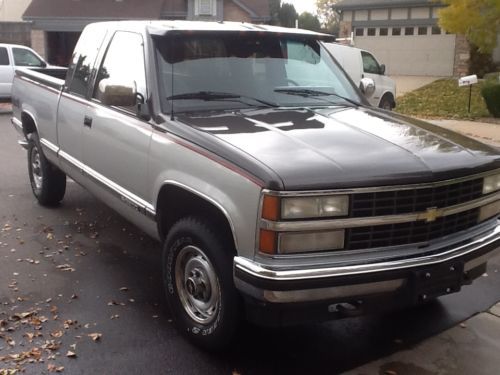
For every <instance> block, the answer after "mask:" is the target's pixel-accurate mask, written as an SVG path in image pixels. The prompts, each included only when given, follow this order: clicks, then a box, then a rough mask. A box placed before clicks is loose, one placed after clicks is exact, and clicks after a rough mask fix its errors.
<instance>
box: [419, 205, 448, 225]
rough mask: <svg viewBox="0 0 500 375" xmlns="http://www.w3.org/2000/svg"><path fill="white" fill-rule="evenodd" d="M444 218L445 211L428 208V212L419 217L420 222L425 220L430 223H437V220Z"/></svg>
mask: <svg viewBox="0 0 500 375" xmlns="http://www.w3.org/2000/svg"><path fill="white" fill-rule="evenodd" d="M441 216H443V210H440V209H438V208H437V207H431V208H428V209H427V211H426V212H424V213H423V214H421V215H420V216H419V219H420V220H425V221H427V222H428V223H432V222H433V221H436V219H437V218H439V217H441Z"/></svg>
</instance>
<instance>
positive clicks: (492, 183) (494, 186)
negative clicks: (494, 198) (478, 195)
mask: <svg viewBox="0 0 500 375" xmlns="http://www.w3.org/2000/svg"><path fill="white" fill-rule="evenodd" d="M497 190H500V174H496V175H493V176H488V177H485V178H484V183H483V194H489V193H493V192H494V191H497Z"/></svg>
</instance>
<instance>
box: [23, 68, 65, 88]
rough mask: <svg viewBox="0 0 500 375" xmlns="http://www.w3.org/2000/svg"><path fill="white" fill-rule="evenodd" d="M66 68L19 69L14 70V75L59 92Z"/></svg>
mask: <svg viewBox="0 0 500 375" xmlns="http://www.w3.org/2000/svg"><path fill="white" fill-rule="evenodd" d="M67 71H68V69H67V68H54V69H29V68H21V69H17V70H16V75H17V76H19V77H23V78H26V79H29V80H31V81H34V82H35V83H39V84H41V85H45V86H48V87H50V88H53V89H56V90H60V89H61V88H62V86H63V85H64V80H65V79H66V73H67Z"/></svg>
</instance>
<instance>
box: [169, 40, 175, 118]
mask: <svg viewBox="0 0 500 375" xmlns="http://www.w3.org/2000/svg"><path fill="white" fill-rule="evenodd" d="M170 43H171V44H170V47H171V48H170V53H172V55H173V54H174V37H173V36H172V40H171V41H170ZM172 57H174V56H172ZM174 65H175V58H173V59H172V77H171V78H172V82H171V83H170V86H172V96H171V97H170V120H172V121H174V119H175V118H174V92H175V91H174Z"/></svg>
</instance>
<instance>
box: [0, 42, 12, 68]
mask: <svg viewBox="0 0 500 375" xmlns="http://www.w3.org/2000/svg"><path fill="white" fill-rule="evenodd" d="M0 65H1V66H5V65H10V61H9V54H8V52H7V48H5V47H0Z"/></svg>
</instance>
